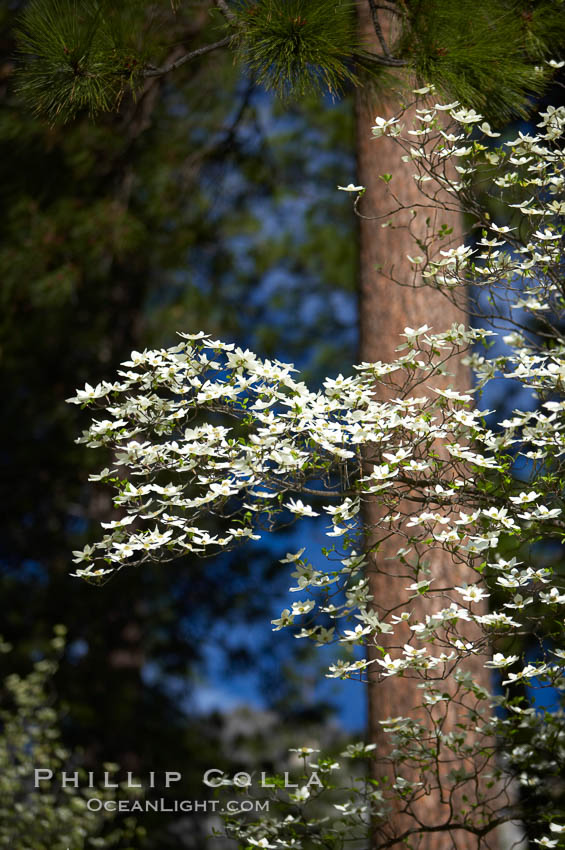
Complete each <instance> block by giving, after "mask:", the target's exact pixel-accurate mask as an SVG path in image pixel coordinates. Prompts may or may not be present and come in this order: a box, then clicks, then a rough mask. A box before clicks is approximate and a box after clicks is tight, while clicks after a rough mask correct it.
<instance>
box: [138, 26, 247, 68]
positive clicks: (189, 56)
mask: <svg viewBox="0 0 565 850" xmlns="http://www.w3.org/2000/svg"><path fill="white" fill-rule="evenodd" d="M231 39H232V37H231V36H229V35H228V36H226V37H225V38H222V39H220V41H215V42H213V43H212V44H205V45H204V46H203V47H198V48H197V49H196V50H191V51H190V53H185V54H184V56H181V57H180V58H179V59H176V60H175V61H174V62H170V63H169V64H168V65H163V66H162V67H161V68H154V67H152V66H148V67H147V68H145V70H144V71H143V72H142V76H144V77H162V76H163V75H164V74H169V73H170V72H171V71H175V70H176V69H177V68H180V67H181V65H185V64H186V63H187V62H192V60H193V59H198V57H199V56H205V55H206V54H207V53H211V52H212V51H213V50H218V49H219V48H221V47H227V46H228V44H229V43H230V41H231Z"/></svg>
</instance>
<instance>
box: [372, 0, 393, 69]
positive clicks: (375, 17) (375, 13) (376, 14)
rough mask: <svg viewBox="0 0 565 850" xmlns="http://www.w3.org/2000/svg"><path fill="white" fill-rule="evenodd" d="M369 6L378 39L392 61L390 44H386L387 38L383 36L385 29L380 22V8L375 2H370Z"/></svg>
mask: <svg viewBox="0 0 565 850" xmlns="http://www.w3.org/2000/svg"><path fill="white" fill-rule="evenodd" d="M369 6H370V8H371V18H372V19H373V28H374V30H375V32H376V34H377V38H378V40H379V43H380V45H381V47H382V49H383V53H384V55H385V56H386V57H387V59H390V58H391V53H390V50H389V49H388V44H387V43H386V40H385V37H384V35H383V29H382V27H381V24H380V21H379V12H378V8H377V4H376V3H375V0H369Z"/></svg>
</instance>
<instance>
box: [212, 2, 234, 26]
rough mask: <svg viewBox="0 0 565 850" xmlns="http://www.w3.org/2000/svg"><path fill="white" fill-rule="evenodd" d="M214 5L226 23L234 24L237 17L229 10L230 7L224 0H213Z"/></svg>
mask: <svg viewBox="0 0 565 850" xmlns="http://www.w3.org/2000/svg"><path fill="white" fill-rule="evenodd" d="M214 5H215V6H216V8H217V9H218V10H219V11H220V12H221V13H222V15H223V16H224V18H225V19H226V21H228V23H230V24H235V22H236V20H237V17H236V16H235V15H234V13H233V12H232V11H231V9H230V7H229V6H228V4H227V3H226V0H214Z"/></svg>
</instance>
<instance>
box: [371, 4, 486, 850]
mask: <svg viewBox="0 0 565 850" xmlns="http://www.w3.org/2000/svg"><path fill="white" fill-rule="evenodd" d="M357 8H358V18H359V26H360V29H361V34H362V37H363V40H364V41H365V43H366V44H367V47H368V48H369V49H374V50H376V51H378V50H379V46H378V44H377V43H376V37H375V31H374V28H373V23H372V20H371V11H370V6H369V3H368V2H367V0H358V2H357ZM380 20H381V24H382V26H383V31H384V34H385V37H387V38H390V34H391V33H390V28H391V26H392V25H393V22H392V21H391V20H390V19H388V20H387V19H386V14H381V18H380ZM398 109H399V103H398V102H396V101H395V100H394V99H392V98H391V99H389V100H387V101H384V100H379V101H377V100H376V99H375V100H374V101H373V102H369V100H368V96H367V94H366V91H362V92H361V94H360V95H359V97H358V103H357V131H358V139H357V150H358V182H359V183H360V184H361V185H363V186H365V187H366V189H367V191H366V194H365V196H364V197H363V198H362V201H361V204H360V211H361V213H362V214H364V215H366V216H371V217H377V216H378V217H381V216H385V218H382V219H380V218H379V220H367V219H363V218H362V219H361V220H360V234H359V236H360V280H359V316H360V358H359V359H360V361H367V362H374V361H378V360H382V361H387V360H390V359H394V358H395V356H397V355H395V349H396V348H397V346H398V345H399V344H400V342H402V339H401V337H400V336H399V335H400V334H401V333H402V332H403V330H404V328H405V327H406V326H409V327H412V328H417V327H420V326H421V325H423V324H427V325H429V326H430V327H431V328H432V330H433V331H434V332H441V331H444V330H446V329H447V328H448V327H450V326H451V324H452V323H453V322H462V321H465V316H464V315H462V313H461V311H460V310H459V309H458V308H457V307H455V306H454V305H453V304H451V303H450V302H449V301H448V300H447V299H446V298H445V297H444V296H443V295H441V294H440V293H438V292H437V291H434V290H432V289H430V288H427V287H425V288H418V287H413V286H410V285H407V286H403V285H400V284H397V283H394V282H391V280H390V277H389V276H390V275H391V269H392V266H394V269H393V272H392V274H393V276H394V277H395V278H396V279H398V280H400V281H402V280H405V281H407V282H409V281H411V280H412V271H411V266H410V263H409V261H407V260H406V254H412V255H414V254H415V253H418V248H417V246H416V245H415V242H414V235H413V234H410V233H409V231H408V230H407V229H392V228H389V227H385V228H383V227H381V223H382V221H386V217H387V216H389V215H390V213H391V210H392V209H394V207H395V206H396V204H395V203H394V201H393V199H392V198H391V196H390V193H389V191H388V187H387V184H386V183H385V182H384V181H383V180H382V179H380V175H381V174H383V173H386V172H388V173H392V174H393V178H392V181H391V184H390V187H391V189H392V190H393V191H394V193H395V194H396V196H397V197H399V198H400V200H401V201H402V202H403V204H405V205H406V206H407V207H408V210H407V211H405V212H403V213H401V214H400V216H398V215H397V216H395V221H396V223H397V224H398V223H400V222H404V224H407V223H408V222H409V221H410V220H412V221H413V222H414V224H413V226H412V229H413V230H414V229H416V231H417V230H418V227H420V229H421V232H422V235H423V228H425V219H426V217H427V215H428V213H427V212H425V213H423V212H420V213H419V214H418V216H416V218H415V219H413V216H412V215H411V213H410V208H411V207H412V206H413V205H417V204H419V203H421V202H422V196H421V195H420V193H419V190H418V185H417V183H416V181H415V180H414V179H413V177H412V172H413V171H414V168H413V166H412V164H411V163H404V162H402V160H401V151H400V148H399V147H398V145H396V143H395V142H394V140H392V139H389V138H386V137H381V138H378V139H376V138H374V137H372V135H371V127H372V126H373V124H374V119H375V116H376V115H380V116H383V117H390V116H392V115H393V114H394V113H395V112H397V111H398ZM410 121H411V116H410V114H406V116H405V123H406V124H409V123H410ZM448 218H449V217H448V215H447V214H445V213H442V214H441V215H440V216H439V217H438V219H437V223H438V225H439V224H441V223H444V222H445V223H446V224H448V225H449V226H450V227H453V228H454V239H455V240H457V241H456V243H455V244H460V242H461V241H462V240H463V232H462V222H461V221H460V220H458V219H457V218H456V217H455V216H453V215H452V216H451V219H450V220H448ZM420 220H421V223H419V221H420ZM414 225H415V227H414ZM453 366H455V368H453ZM453 366H452V367H451V368H450V371H452V372H454V374H453V376H452V377H450V378H446V379H442V385H443V386H449V385H451V386H453V387H454V388H457V389H458V390H462V391H464V390H468V388H469V387H470V386H471V380H472V379H471V374H470V372H469V369H468V368H467V367H465V366H463V364H462V363H461V362H459V363H456V364H453ZM429 383H430V382H429V381H425V382H424V385H422V386H420V387H419V389H418V395H423V394H425V393H426V392H429V390H426V386H425V385H426V384H429ZM437 385H438V386H439V381H438V383H437ZM409 509H410V506H408V505H407V506H406V508H405V510H406V512H408V511H409ZM412 510H414V506H412ZM381 511H382V509H381V508H379V507H378V506H377V505H376V504H370V503H369V504H368V505H367V506H366V509H365V514H364V523H365V529H366V543H367V544H368V545H369V547H370V546H371V545H372V544H374V543H375V542H376V540H377V539H378V537H382V535H375V533H374V531H372V529H374V527H375V525H376V523H377V522H378V520H379V518H380V516H381ZM403 545H404V541H403V539H402V537H401V536H399V535H393V536H392V537H390V538H389V539H388V540H386V541H385V542H384V543H382V544H381V545H380V547H379V550H378V552H376V553H374V554H373V555H372V556H371V558H370V573H369V579H370V592H371V594H372V596H373V605H374V607H375V609H376V611H377V613H378V614H379V617H384V615H385V614H387V613H388V612H390V611H391V609H395V608H397V609H398V611H402V610H412V611H413V617H414V620H416V621H419V620H421V619H423V618H424V616H425V614H426V613H431V612H432V610H433V609H434V607H435V608H436V609H437V608H438V607H444V606H445V605H446V604H449V603H448V602H447V601H446V599H438V600H437V601H436V602H435V603H432V602H429V601H428V600H425V599H423V598H422V600H421V601H420V600H419V601H418V604H415V603H414V602H410V603H408V601H407V600H408V596H409V595H410V592H409V591H407V590H406V587H407V585H409V584H410V583H411V582H413V581H414V577H413V576H410V575H408V572H407V570H406V568H403V567H402V565H401V564H400V563H399V562H398V561H397V560H395V556H396V553H397V550H398V549H399V548H400V547H401V546H403ZM463 572H464V570H463V569H462V568H461V567H459V566H455V565H454V563H453V560H452V558H451V556H450V555H449V554H448V553H445V552H442V551H437V552H436V553H435V554H434V556H433V561H432V573H433V576H434V579H435V582H434V584H435V586H437V587H440V586H448V587H449V586H453V585H455V584H461V583H462V582H464V581H468V582H469V583H472V582H474V581H476V576H475V577H473V576H472V575H471V574H470V571H467V572H469V574H467V575H465V574H463ZM479 607H480V606H477V608H476V610H477V612H479ZM402 627H404V629H403V630H402V629H401V630H398V631H396V632H395V635H394V638H393V639H392V640H389V641H388V645H387V640H386V639H387V635H382V636H379V638H382V640H380V643H381V645H384V646H387V649H388V648H390V652H391V655H393V657H396V656H397V655H398V654H399V653H398V651H397V649H396V648H400V650H401V649H402V646H403V644H404V643H407V642H408V640H409V639H410V638H411V635H412V632H410V630H409V626H408V625H407V624H405V623H403V624H402ZM412 643H413V644H414V640H413V638H412ZM415 645H416V646H421V644H418V643H417V642H416V644H415ZM432 654H435V653H433V652H432ZM369 657H371V648H370V647H369ZM372 657H375V650H374V648H373V655H372ZM378 657H379V658H381V657H382V655H381V654H378ZM483 661H484V659H483V660H481V659H474V658H471V659H468V660H467V661H466V662H465V669H468V670H471V671H472V672H473V677H474V679H475V681H478V682H481V683H482V684H483V685H484V686H485V687H487V688H488V687H489V685H490V682H489V678H488V675H487V671H485V669H484V668H483V666H482V664H483ZM374 666H375V667H376V666H377V665H374ZM369 669H371V668H369ZM417 684H418V680H417V679H413V678H399V677H398V676H392V677H389V678H387V679H385V680H384V681H381V682H376V681H373V683H372V684H369V687H368V692H369V693H368V698H369V735H370V739H371V741H372V742H374V743H376V744H377V750H376V752H377V759H376V760H375V768H374V778H376V779H379V780H382V777H383V773H387V774H388V775H389V776H390V775H391V772H390V770H386V769H383V767H382V764H381V766H380V767H379V760H380V759H381V758H382V756H383V755H385V754H386V748H387V743H388V740H387V737H388V736H387V735H386V734H384V733H383V729H382V726H381V722H380V721H382V720H386V719H387V718H390V717H397V716H404V717H417V718H419V719H420V720H423V721H424V722H426V723H427V724H428V728H430V727H431V724H430V721H429V718H427V719H426V713H425V712H424V710H423V709H422V696H423V691H422V690H421V689H419V688H417ZM441 687H442V690H446V691H449V692H450V693H452V694H454V693H455V690H456V687H457V686H456V684H455V683H454V682H453V681H452V679H451V678H449V679H445V680H444V681H443V682H442V683H441ZM440 705H441V706H442V707H441V708H440V709H439V707H438V709H439V714H438V715H436V716H437V717H440V716H444V720H443V727H442V729H443V731H448V730H453V729H455V724H456V723H457V722H458V719H462V718H461V717H460V713H461V712H463V711H465V708H464V707H463V706H456V705H454V706H453V708H452V709H450V710H449V711H447V714H446V709H445V705H446V703H441V704H440ZM468 707H469V708H470V707H471V705H469V706H468ZM434 710H435V709H434ZM469 743H472V742H469ZM444 759H445V761H444ZM458 766H463V765H457V764H454V763H453V757H452V756H451V754H450V753H449V752H445V753H442V752H441V750H440V755H439V759H438V763H437V772H436V779H435V783H434V782H431V783H430V782H426V787H425V788H424V789H423V790H422V792H421V796H420V798H419V799H418V800H416V801H413V802H412V804H411V806H410V809H411V811H410V813H407V811H406V809H407V806H404V805H403V804H402V805H399V806H398V808H397V810H396V811H395V812H393V815H392V817H391V819H390V821H389V822H388V823H387V824H385V825H383V824H379V825H376V827H375V832H374V834H373V837H372V846H373V847H374V848H377V847H381V846H383V845H384V844H385V843H386V842H387V841H388V842H391V843H390V844H389V845H388V846H391V847H406V846H410V847H413V848H418V850H451V848H457V850H477V848H479V847H481V848H483V847H487V846H488V847H494V846H495V845H494V841H493V838H492V836H491V837H490V838H488V839H484V838H483V839H480V838H479V836H478V835H477V834H473V833H470V832H468V831H466V830H464V829H453V830H442V829H441V826H442V825H443V824H447V823H448V822H451V823H454V822H461V821H462V818H461V816H460V811H458V809H460V808H467V809H468V807H469V806H468V804H467V805H466V804H465V802H464V800H463V795H464V794H467V795H469V797H470V798H471V801H474V800H476V798H477V795H478V792H479V790H480V782H479V783H477V782H474V783H471V782H467V783H466V784H465V785H462V786H461V787H460V788H457V787H456V784H457V783H454V782H453V780H450V779H448V777H447V774H448V773H449V771H450V770H451V769H452V768H454V767H458ZM476 766H477V767H479V766H480V765H476ZM465 767H466V768H467V769H468V770H473V769H474V767H475V765H474V764H473V763H471V762H468V763H467V764H465ZM398 774H399V775H402V776H403V777H404V778H405V779H408V780H410V781H419V780H420V779H421V778H422V777H421V776H420V774H419V770H418V768H417V766H416V765H415V764H413V765H403V766H402V768H401V769H399V770H398ZM434 784H435V785H436V786H441V788H439V787H436V788H434V787H433V786H434ZM418 824H420V825H421V827H422V829H421V830H420V833H419V834H418V835H416V836H411V837H410V839H409V842H410V843H408V844H406V843H403V842H402V840H398V841H395V840H394V836H395V835H397V836H398V835H401V834H402V833H405V832H406V830H411V829H414V828H415V827H417V826H418ZM438 828H439V829H438ZM426 829H429V830H431V831H426Z"/></svg>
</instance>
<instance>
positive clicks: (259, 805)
mask: <svg viewBox="0 0 565 850" xmlns="http://www.w3.org/2000/svg"><path fill="white" fill-rule="evenodd" d="M86 805H87V808H88V810H89V811H91V812H100V811H102V810H104V811H106V812H128V813H134V812H137V813H140V812H172V813H174V812H185V813H187V812H206V813H209V812H215V813H217V814H223V813H225V812H229V814H238V813H239V812H268V811H269V800H227V802H224V801H220V800H166V799H164V798H163V797H160V798H159V799H156V800H102V799H100V798H99V797H91V798H90V799H88V800H87V801H86Z"/></svg>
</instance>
